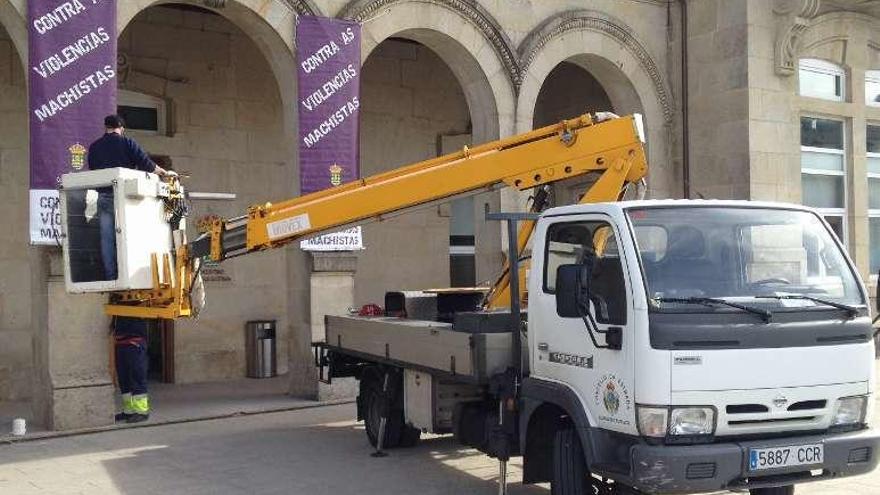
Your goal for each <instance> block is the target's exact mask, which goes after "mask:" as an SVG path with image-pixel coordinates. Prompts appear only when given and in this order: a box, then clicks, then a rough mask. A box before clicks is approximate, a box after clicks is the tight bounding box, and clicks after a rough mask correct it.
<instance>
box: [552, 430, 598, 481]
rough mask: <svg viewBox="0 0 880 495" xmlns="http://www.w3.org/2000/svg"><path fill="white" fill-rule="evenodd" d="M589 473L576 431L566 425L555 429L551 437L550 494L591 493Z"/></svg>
mask: <svg viewBox="0 0 880 495" xmlns="http://www.w3.org/2000/svg"><path fill="white" fill-rule="evenodd" d="M589 478H590V473H589V472H588V471H587V469H586V466H585V465H584V451H583V448H582V447H581V441H580V439H579V438H578V435H577V431H575V430H574V428H571V427H567V428H562V429H559V430H556V435H555V437H554V438H553V479H552V480H551V482H550V493H551V494H552V495H592V494H593V493H594V492H593V489H592V486H591V483H590V480H589Z"/></svg>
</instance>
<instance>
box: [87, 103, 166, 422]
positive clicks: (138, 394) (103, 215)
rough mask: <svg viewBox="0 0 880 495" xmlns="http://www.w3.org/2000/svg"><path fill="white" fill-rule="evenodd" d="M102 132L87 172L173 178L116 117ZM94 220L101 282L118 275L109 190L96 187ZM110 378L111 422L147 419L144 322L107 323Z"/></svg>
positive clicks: (146, 325)
mask: <svg viewBox="0 0 880 495" xmlns="http://www.w3.org/2000/svg"><path fill="white" fill-rule="evenodd" d="M104 127H105V129H106V132H105V133H104V135H103V136H101V138H100V139H98V140H97V141H95V142H94V143H92V144H91V145H90V146H89V154H88V163H89V169H90V170H100V169H104V168H115V167H124V168H131V169H135V170H143V171H144V172H151V173H155V174H158V175H161V176H167V175H176V174H175V173H174V172H173V171H169V170H165V169H163V168H162V167H160V166H158V165H156V163H155V162H153V160H151V159H150V156H149V155H147V153H146V152H145V151H144V150H143V148H141V147H140V145H138V144H137V142H135V140H134V139H131V138H129V137H126V136H124V133H125V122H124V121H123V120H122V117H120V116H118V115H108V116H107V117H106V118H104ZM98 222H99V227H100V235H101V262H102V265H103V267H104V280H116V279H117V278H118V277H119V273H118V266H117V263H116V221H115V216H114V207H113V188H112V187H102V188H99V189H98ZM112 326H113V337H114V340H115V354H116V375H117V378H118V381H119V390H120V392H121V393H122V412H121V413H120V414H117V415H116V420H117V421H127V422H129V423H138V422H141V421H146V420H147V419H149V417H150V399H149V396H148V395H147V330H148V328H149V321H148V320H146V319H143V318H127V317H116V318H114V320H113V325H112Z"/></svg>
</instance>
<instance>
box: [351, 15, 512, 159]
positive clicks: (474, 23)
mask: <svg viewBox="0 0 880 495" xmlns="http://www.w3.org/2000/svg"><path fill="white" fill-rule="evenodd" d="M339 16H340V17H343V18H347V19H353V20H356V21H359V22H362V33H363V41H362V53H363V56H362V58H361V60H364V61H365V60H366V59H367V57H368V56H369V54H370V53H371V52H372V50H373V49H374V48H375V47H376V46H378V44H379V43H381V42H382V41H384V40H385V39H388V38H390V37H401V38H407V39H410V40H412V41H417V42H419V43H421V44H423V45H425V46H427V47H428V48H430V49H431V50H432V51H434V52H435V53H437V55H439V56H440V58H441V59H442V60H443V61H444V62H445V63H446V65H448V66H449V67H450V69H452V71H453V73H454V74H455V76H456V78H457V79H458V81H459V83H460V84H461V86H462V88H463V89H464V92H465V97H466V98H467V102H468V106H469V108H470V109H471V115H472V122H473V127H474V133H473V135H474V139H475V141H476V142H480V141H486V140H490V139H496V138H498V137H500V136H504V135H509V134H511V133H512V132H513V122H514V120H513V119H514V110H513V102H514V100H515V91H516V86H517V84H518V82H519V70H518V68H517V63H516V56H515V54H514V52H513V50H512V49H511V48H510V46H511V44H510V41H509V40H508V39H507V37H506V35H505V34H504V31H503V30H502V29H501V27H500V26H499V25H498V24H497V23H496V22H495V21H494V20H493V19H492V18H491V17H490V16H489V14H488V13H487V12H485V11H484V10H483V8H482V7H480V6H478V5H476V4H471V3H469V2H463V1H461V0H441V1H438V2H434V3H424V2H417V1H413V0H355V1H353V2H351V3H350V4H349V5H348V6H346V7H345V8H344V9H343V10H342V12H341V13H340V15H339ZM462 19H464V20H465V21H466V22H462ZM490 54H491V55H490Z"/></svg>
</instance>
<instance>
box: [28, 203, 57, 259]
mask: <svg viewBox="0 0 880 495" xmlns="http://www.w3.org/2000/svg"><path fill="white" fill-rule="evenodd" d="M30 193H31V194H30V198H31V199H30V205H31V208H30V215H31V221H30V231H31V244H33V245H35V246H60V245H61V239H60V237H59V236H60V235H61V202H60V200H59V199H58V190H57V189H31V190H30Z"/></svg>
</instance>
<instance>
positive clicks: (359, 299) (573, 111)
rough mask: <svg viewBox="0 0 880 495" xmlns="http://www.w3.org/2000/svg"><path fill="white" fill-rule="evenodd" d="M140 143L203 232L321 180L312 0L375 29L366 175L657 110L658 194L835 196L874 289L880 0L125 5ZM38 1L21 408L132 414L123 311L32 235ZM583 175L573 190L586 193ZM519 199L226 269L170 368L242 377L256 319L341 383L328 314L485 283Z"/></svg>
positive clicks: (560, 198) (3, 359)
mask: <svg viewBox="0 0 880 495" xmlns="http://www.w3.org/2000/svg"><path fill="white" fill-rule="evenodd" d="M117 10H118V15H117V28H118V33H119V40H118V41H119V54H120V56H119V71H118V74H119V76H118V85H119V90H120V91H119V102H118V104H119V106H120V110H121V111H122V112H123V113H124V114H125V115H126V116H128V118H129V121H130V122H131V123H132V125H130V127H131V128H132V130H131V131H130V132H131V135H132V136H133V137H135V138H136V139H137V140H138V141H139V142H140V143H141V144H142V145H143V146H144V147H145V148H146V149H147V151H149V152H150V153H151V154H153V155H155V156H156V157H157V158H158V159H161V160H165V161H166V162H167V163H170V164H171V166H172V167H173V168H174V169H176V170H178V171H181V172H186V173H187V174H189V175H190V178H189V179H187V185H188V187H189V189H190V190H195V191H206V192H227V193H234V194H235V199H234V200H215V201H195V202H194V205H193V207H194V212H193V215H192V217H191V218H190V220H191V222H190V228H197V223H198V220H199V219H204V218H210V216H212V215H219V216H236V215H239V214H241V212H243V211H244V210H245V209H246V208H247V206H248V205H250V204H254V203H262V202H265V201H277V200H279V199H283V198H287V197H291V196H295V195H297V194H298V188H299V185H298V184H299V180H298V172H299V170H298V163H297V158H296V156H297V150H296V138H295V136H296V129H297V122H296V101H297V97H296V81H295V74H296V57H295V46H294V29H295V22H296V18H297V16H298V15H322V16H328V17H337V18H345V19H353V20H356V21H358V22H359V23H360V24H361V26H362V33H363V42H362V64H363V65H362V67H361V85H362V86H361V101H362V107H361V131H360V132H361V135H360V143H361V150H360V157H361V172H362V174H363V175H368V174H372V173H376V172H380V171H384V170H389V169H392V168H395V167H397V166H400V165H402V164H405V163H410V162H414V161H418V160H422V159H426V158H430V157H434V156H437V155H438V154H442V153H445V152H449V151H452V150H455V149H460V148H461V146H463V145H466V144H470V143H480V142H484V141H487V140H492V139H497V138H500V137H505V136H509V135H512V134H515V133H517V132H524V131H527V130H530V129H533V128H535V127H537V126H541V125H546V124H550V123H554V122H557V121H559V120H560V119H562V118H566V117H571V116H574V115H578V114H581V113H584V112H587V111H590V112H592V111H605V110H610V111H614V112H617V113H620V114H626V113H633V112H638V113H642V114H643V115H644V116H645V120H646V126H647V130H648V144H647V149H648V158H649V162H650V176H649V195H650V196H651V197H655V198H665V197H673V198H674V197H695V198H696V197H705V198H735V199H760V200H778V201H791V202H804V203H805V204H809V205H812V206H815V207H817V208H820V209H821V211H822V212H823V214H824V215H826V218H827V219H828V221H829V222H830V223H831V224H832V226H833V227H834V228H835V230H836V231H837V232H838V234H839V235H840V236H841V239H842V240H843V241H844V242H845V244H846V246H847V248H848V249H849V251H850V253H851V255H852V256H853V258H854V259H855V260H856V263H857V265H858V267H859V270H860V271H861V273H862V276H863V277H864V279H865V280H866V281H868V280H870V274H871V273H874V272H876V271H877V270H878V268H880V248H874V247H873V246H874V245H875V244H876V245H880V2H878V1H875V0H774V1H765V0H691V1H687V0H681V1H672V0H669V1H667V0H479V1H477V0H418V1H416V0H184V1H179V2H162V1H153V0H150V1H134V0H117ZM26 12H27V3H26V0H0V211H3V212H4V214H5V215H4V221H3V225H4V226H5V227H6V228H5V232H4V235H3V236H2V237H0V411H2V410H3V407H4V404H5V405H7V406H8V407H13V408H15V407H17V408H19V409H18V410H20V409H21V408H24V409H28V410H30V411H32V413H31V416H32V417H34V418H35V419H36V421H37V422H41V423H43V424H45V425H46V426H47V427H49V428H53V429H66V428H76V427H82V426H89V425H98V424H104V423H109V422H110V421H112V416H111V411H112V404H113V403H112V391H113V386H112V383H111V379H110V376H109V373H108V368H109V367H108V355H109V352H108V345H109V343H108V339H107V319H106V318H105V317H104V316H102V313H101V307H100V306H101V302H102V299H101V298H100V297H98V296H71V295H67V294H65V291H64V284H63V277H62V267H61V263H60V250H59V249H58V248H54V247H32V246H29V245H28V193H27V191H28V130H27V129H28V112H27V77H28V74H29V73H30V72H31V71H30V70H29V68H28V66H27V21H26V17H27V16H26ZM584 185H585V183H584V182H583V181H581V182H578V183H573V184H560V185H558V186H556V187H555V189H554V201H555V202H556V203H557V204H564V203H570V202H573V201H575V200H576V199H577V194H578V192H579V191H582V190H583V188H584ZM522 199H523V198H522V196H521V195H519V194H516V193H512V192H509V191H501V192H491V193H483V194H481V195H478V196H477V197H475V198H472V199H466V200H457V201H455V202H452V203H450V204H446V205H441V206H438V207H433V208H430V209H424V210H420V211H416V212H412V213H406V214H404V215H401V216H397V217H394V218H390V219H387V220H384V221H382V222H379V223H374V224H369V225H366V226H364V243H365V246H366V249H365V250H364V251H362V252H358V253H351V254H342V255H339V254H336V255H330V254H309V253H304V252H303V251H301V250H300V249H299V247H298V246H288V247H286V248H283V249H278V250H275V251H272V252H266V253H261V254H257V255H253V256H247V257H242V258H237V259H234V260H231V261H228V262H226V263H224V264H223V265H221V266H217V267H211V268H210V270H209V281H208V282H207V291H208V297H209V300H208V306H207V308H206V310H205V311H204V313H203V314H202V316H201V317H200V318H199V319H198V320H195V321H178V322H175V323H174V324H173V325H172V324H163V325H161V326H160V327H159V328H157V329H156V332H155V334H156V335H155V337H156V338H155V339H154V340H155V344H154V347H153V349H151V350H152V351H153V354H154V356H156V361H155V362H154V368H156V369H157V371H161V373H159V376H158V378H160V379H164V380H166V381H174V382H178V383H188V382H199V381H216V380H226V379H232V378H238V377H241V376H244V372H245V357H244V348H245V345H244V333H243V332H244V331H243V328H244V325H245V322H247V321H249V320H264V319H270V320H275V321H276V322H277V329H278V341H279V342H278V349H279V355H278V360H279V371H281V372H289V376H290V381H291V386H290V390H291V393H292V394H295V395H300V396H309V397H316V396H318V395H320V394H321V393H323V391H322V389H320V388H319V386H318V383H317V380H316V378H315V373H314V370H313V369H312V356H311V348H310V345H311V342H312V340H313V339H317V338H320V335H321V332H322V328H321V324H322V323H321V322H322V318H321V315H322V314H326V313H334V312H341V311H346V310H347V308H348V307H358V306H360V305H362V304H366V303H369V302H380V303H381V301H382V297H383V294H384V292H385V291H386V290H393V289H394V290H400V289H407V290H416V289H424V288H430V287H438V286H439V287H442V286H448V285H449V284H450V283H452V284H455V285H474V284H480V283H483V282H485V281H488V280H490V279H491V278H492V277H493V275H494V274H495V273H496V272H497V271H498V270H499V268H500V266H501V261H502V255H501V247H502V242H501V236H500V229H499V228H498V226H497V225H492V224H487V223H486V222H485V221H483V220H482V216H483V215H482V212H483V209H484V205H486V204H488V205H489V207H490V208H492V209H494V210H498V209H506V210H510V209H515V208H519V207H521V204H522Z"/></svg>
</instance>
